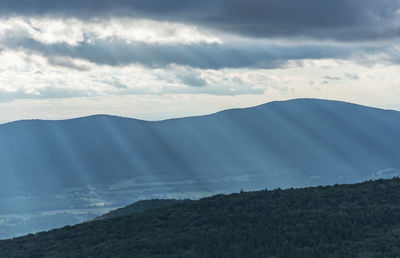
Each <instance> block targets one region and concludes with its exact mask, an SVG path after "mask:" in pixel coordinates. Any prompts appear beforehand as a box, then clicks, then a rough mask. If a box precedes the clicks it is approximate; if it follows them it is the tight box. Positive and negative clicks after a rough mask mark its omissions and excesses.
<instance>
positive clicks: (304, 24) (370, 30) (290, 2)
mask: <svg viewBox="0 0 400 258" xmlns="http://www.w3.org/2000/svg"><path fill="white" fill-rule="evenodd" d="M399 9H400V1H398V0H379V1H377V0H364V1H358V0H336V1H331V0H306V1H298V0H279V1H276V0H268V1H261V0H248V1H240V0H204V1H197V0H168V1H165V0H151V1H148V0H133V1H128V0H114V1H107V0H79V1H77V0H72V1H59V0H37V1H26V0H13V1H2V2H1V3H0V10H1V14H2V15H3V16H5V17H7V16H11V15H24V16H32V15H34V16H42V15H48V16H56V17H58V16H63V17H77V18H80V19H90V18H100V19H102V18H104V17H113V16H127V17H134V18H146V19H155V20H163V21H172V22H180V23H187V24H188V23H189V24H194V25H200V26H205V27H210V28H215V29H217V30H222V31H231V32H233V33H238V34H242V35H250V36H255V37H277V36H279V37H293V36H305V37H311V38H318V39H321V38H322V39H326V38H329V39H337V40H377V39H379V40H380V39H382V38H397V37H398V34H399Z"/></svg>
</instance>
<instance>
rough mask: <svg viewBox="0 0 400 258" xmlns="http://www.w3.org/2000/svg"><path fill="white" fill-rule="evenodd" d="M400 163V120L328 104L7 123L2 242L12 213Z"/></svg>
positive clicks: (290, 181) (0, 129)
mask: <svg viewBox="0 0 400 258" xmlns="http://www.w3.org/2000/svg"><path fill="white" fill-rule="evenodd" d="M399 157H400V112H397V111H390V110H382V109H377V108H370V107H365V106H360V105H356V104H350V103H345V102H339V101H328V100H319V99H295V100H289V101H278V102H271V103H267V104H264V105H260V106H256V107H251V108H243V109H231V110H226V111H221V112H218V113H215V114H211V115H206V116H197V117H186V118H177V119H169V120H163V121H155V122H150V121H143V120H137V119H130V118H122V117H115V116H107V115H97V116H90V117H83V118H77V119H72V120H61V121H46V120H25V121H18V122H13V123H8V124H3V125H0V167H1V170H0V207H2V210H1V211H0V238H1V237H2V236H1V232H5V231H6V229H4V230H2V228H1V227H2V224H1V221H2V217H1V216H2V214H14V213H18V214H20V213H24V214H23V215H21V216H22V219H21V220H20V222H19V223H20V225H25V220H26V216H25V214H32V213H33V212H39V213H40V214H42V213H43V211H49V210H50V211H60V212H65V210H69V211H73V210H77V209H79V212H86V210H88V209H92V208H96V207H105V208H107V207H110V208H111V207H121V206H124V205H127V204H129V203H132V202H135V201H137V200H143V199H160V198H163V199H171V198H176V199H184V198H191V199H197V198H200V197H204V196H210V195H212V194H216V193H229V192H237V191H239V190H240V189H243V190H245V191H248V190H254V189H263V188H268V189H271V188H276V187H281V188H289V187H303V186H315V185H327V184H336V183H353V182H361V181H364V180H369V179H376V178H391V177H393V176H397V175H399V174H400V159H399ZM45 214H47V213H45ZM73 214H77V213H76V212H73ZM97 215H98V213H97ZM40 216H42V215H40ZM74 216H75V215H74ZM79 216H80V215H79ZM93 216H95V215H93ZM91 218H93V217H91ZM87 219H90V218H89V217H84V218H82V217H81V216H80V217H79V218H77V219H76V220H73V222H74V223H76V222H77V221H82V220H87ZM4 220H5V221H12V220H10V219H9V217H6V218H5V219H4ZM41 221H44V222H46V221H47V220H46V219H41ZM10 223H11V222H10ZM13 223H14V222H13ZM13 223H11V224H10V225H9V226H10V227H13V226H14V224H15V223H14V224H13ZM70 223H72V222H70ZM49 227H51V225H49ZM43 229H48V227H46V228H43ZM7 230H8V229H7ZM27 231H29V230H28V229H26V230H23V231H21V232H24V233H26V232H27ZM10 232H11V231H10ZM12 232H14V231H12ZM8 236H9V235H6V237H8Z"/></svg>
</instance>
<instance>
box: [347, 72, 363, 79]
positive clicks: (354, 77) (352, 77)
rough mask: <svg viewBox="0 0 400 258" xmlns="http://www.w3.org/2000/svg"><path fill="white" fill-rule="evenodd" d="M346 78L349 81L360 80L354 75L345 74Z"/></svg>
mask: <svg viewBox="0 0 400 258" xmlns="http://www.w3.org/2000/svg"><path fill="white" fill-rule="evenodd" d="M345 75H346V78H348V79H350V80H358V79H360V76H358V75H357V74H355V73H346V74H345Z"/></svg>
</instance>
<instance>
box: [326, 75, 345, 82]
mask: <svg viewBox="0 0 400 258" xmlns="http://www.w3.org/2000/svg"><path fill="white" fill-rule="evenodd" d="M324 79H325V80H329V81H340V80H342V78H341V77H339V76H329V75H326V76H324Z"/></svg>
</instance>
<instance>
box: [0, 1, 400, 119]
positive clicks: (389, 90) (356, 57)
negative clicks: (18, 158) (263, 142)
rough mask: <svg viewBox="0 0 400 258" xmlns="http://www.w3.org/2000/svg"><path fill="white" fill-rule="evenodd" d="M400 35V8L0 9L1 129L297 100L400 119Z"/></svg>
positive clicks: (28, 4) (166, 5)
mask: <svg viewBox="0 0 400 258" xmlns="http://www.w3.org/2000/svg"><path fill="white" fill-rule="evenodd" d="M399 35H400V0H382V1H373V0H365V1H356V0H338V1H330V0H329V1H328V0H305V1H297V0H280V1H277V0H268V1H262V0H249V1H239V0H220V1H217V0H205V1H194V0H168V1H166V0H152V1H149V0H147V1H144V0H143V1H137V0H136V1H123V0H116V1H105V0H96V1H95V0H80V1H75V0H71V1H56V0H36V1H26V0H14V1H0V122H5V121H10V120H16V119H20V118H38V117H39V118H65V117H73V116H79V115H88V114H95V113H113V114H117V115H125V116H136V117H140V118H145V119H146V118H148V119H161V118H166V117H174V116H181V115H192V114H202V113H207V112H211V111H217V110H220V109H224V108H229V107H239V106H251V105H253V104H261V103H264V102H267V101H271V100H276V99H289V98H295V97H319V98H331V99H332V98H334V99H338V100H346V101H352V102H357V103H361V104H366V105H375V106H380V107H387V108H395V109H400V103H399V101H398V99H400V77H399V75H398V74H399V73H398V70H399V68H400V66H399V63H400V45H399V43H398V42H399ZM100 100H101V101H100ZM21 101H22V102H21ZM99 101H100V102H99ZM16 103H18V104H16ZM21 103H23V104H21ZM138 103H140V105H139V104H138ZM138 105H139V106H138ZM133 106H134V107H135V108H134V109H132V107H133ZM167 106H168V108H166V107H167ZM171 106H174V108H171ZM49 107H50V108H51V109H52V112H48V109H49ZM75 107H80V108H79V110H81V111H76V110H75V111H73V110H74V108H75ZM46 110H47V111H46Z"/></svg>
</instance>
